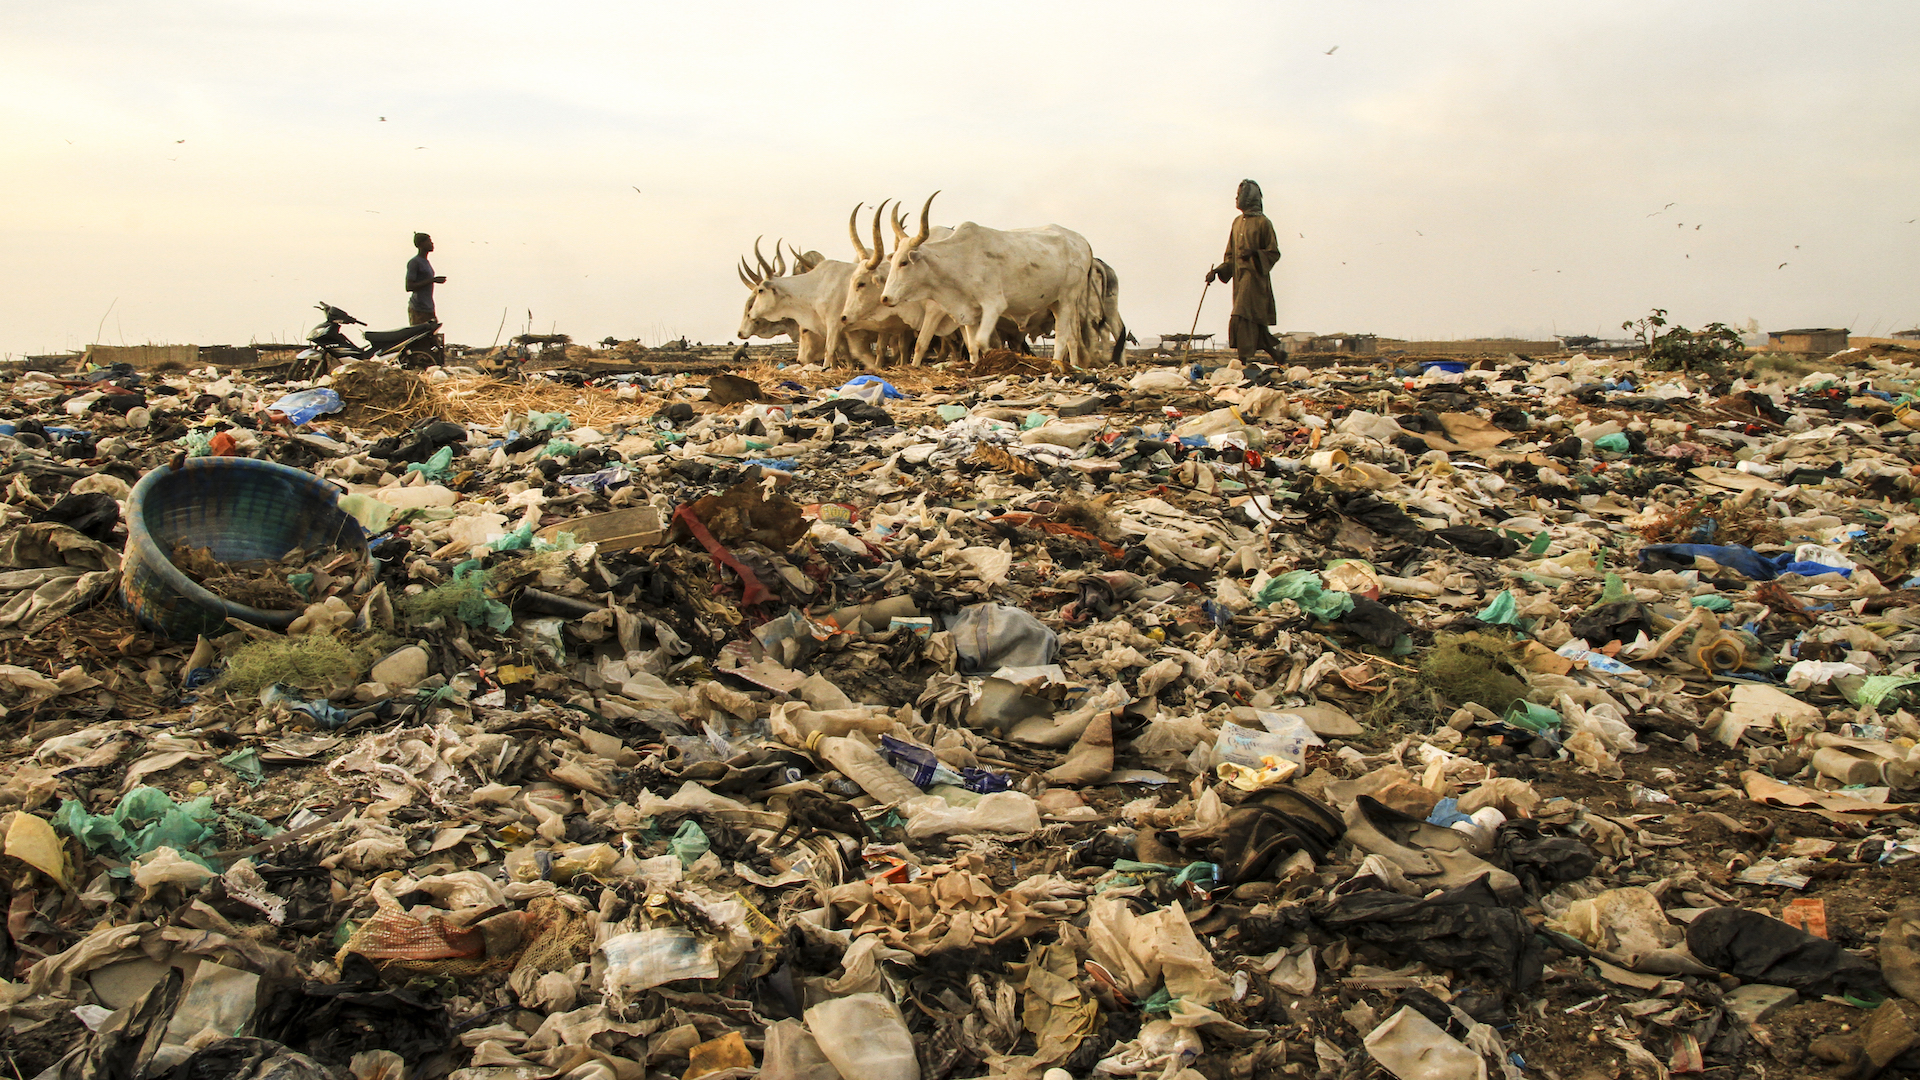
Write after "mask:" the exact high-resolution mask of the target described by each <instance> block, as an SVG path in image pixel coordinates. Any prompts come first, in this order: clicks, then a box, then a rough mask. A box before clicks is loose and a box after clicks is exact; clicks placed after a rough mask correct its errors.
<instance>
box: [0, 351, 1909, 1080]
mask: <svg viewBox="0 0 1920 1080" xmlns="http://www.w3.org/2000/svg"><path fill="white" fill-rule="evenodd" d="M1307 359H1308V360H1311V364H1309V363H1307V362H1296V363H1294V364H1293V365H1292V366H1288V367H1275V366H1262V365H1249V366H1242V365H1241V364H1239V363H1238V362H1235V361H1232V360H1231V359H1230V358H1228V357H1227V356H1225V355H1223V354H1197V353H1194V354H1183V355H1181V356H1179V357H1171V356H1165V355H1156V354H1154V353H1152V352H1151V351H1140V352H1135V353H1132V354H1130V355H1129V357H1128V360H1127V362H1126V364H1125V365H1122V366H1114V367H1107V368H1097V369H1094V370H1092V371H1090V372H1074V373H1070V374H1064V375H1063V374H1060V373H1058V372H1057V371H1055V370H1053V369H1052V368H1051V366H1050V365H1048V364H1047V363H1046V362H1045V361H1035V360H1033V359H1031V358H1025V357H1020V356H1015V355H1013V354H1011V353H1007V352H1004V351H1002V352H997V353H989V354H987V355H986V356H985V357H984V358H982V359H981V360H979V361H978V362H975V361H972V360H970V359H960V360H954V361H950V362H947V363H942V364H936V365H931V366H927V367H918V368H893V369H886V370H884V371H880V372H875V373H870V374H868V375H865V376H862V377H860V378H857V379H854V380H853V381H850V382H849V381H847V379H846V372H845V371H840V370H834V369H831V368H823V367H821V366H819V365H816V364H806V365H802V364H799V363H794V362H786V363H781V362H776V361H773V360H769V359H762V360H760V361H758V362H756V361H754V360H753V359H752V358H751V357H750V358H749V359H748V360H745V361H742V362H740V363H739V364H737V365H731V366H730V365H719V366H715V367H714V369H713V370H712V371H708V372H702V371H686V370H682V371H678V372H655V371H650V370H648V369H647V368H646V367H645V366H644V361H643V360H639V361H635V362H634V363H633V364H632V365H630V366H629V367H628V368H627V369H626V370H624V371H614V372H613V373H608V371H609V369H611V368H616V367H618V365H617V364H614V363H612V362H611V361H603V362H600V363H596V364H594V365H590V368H591V370H592V371H594V372H597V373H595V374H586V373H582V372H578V371H564V370H562V371H556V372H551V373H545V374H541V373H535V372H514V371H511V370H510V371H508V373H507V374H506V375H504V376H494V375H485V374H482V373H480V372H479V371H477V370H474V369H467V368H457V367H454V368H448V367H438V368H430V369H428V370H426V371H424V372H417V371H410V370H403V369H401V368H399V367H396V366H390V365H386V364H383V363H381V362H379V361H362V362H358V363H355V364H351V365H349V366H347V367H345V368H342V369H339V370H337V371H334V372H333V373H331V374H327V375H324V376H322V377H321V378H320V379H318V380H317V381H316V380H292V381H289V380H285V379H275V378H273V377H272V374H273V373H272V372H271V371H268V372H265V373H256V375H257V376H260V377H244V376H241V375H238V374H235V373H232V372H226V371H222V370H218V369H213V368H206V369H198V370H185V369H174V370H171V371H167V370H151V369H149V370H134V369H132V368H129V367H117V368H100V369H93V370H81V371H71V372H42V371H15V372H11V373H9V374H8V375H7V376H6V380H7V381H6V383H5V387H6V397H5V400H4V403H3V404H0V414H3V418H4V422H3V423H0V461H3V462H4V464H0V473H3V474H4V476H3V477H0V480H3V481H4V485H5V494H4V496H3V500H4V504H5V507H4V512H5V520H6V528H5V530H4V534H0V564H4V565H3V567H0V724H4V727H0V732H3V733H4V735H5V738H6V742H5V745H4V752H5V755H6V761H7V766H6V768H5V770H4V772H0V776H4V780H3V781H0V813H3V814H4V820H0V837H4V842H3V843H4V846H3V850H4V854H5V877H4V881H5V887H6V910H7V912H8V914H7V922H6V934H5V935H4V938H3V939H0V940H4V949H5V964H4V970H3V971H0V979H3V980H4V981H0V1009H3V1010H4V1018H5V1025H4V1028H0V1030H3V1031H4V1035H0V1053H3V1054H4V1056H5V1057H6V1059H7V1062H8V1065H9V1071H10V1072H11V1073H12V1075H14V1076H17V1077H20V1078H22V1080H33V1078H36V1077H44V1078H48V1080H108V1078H114V1080H119V1078H127V1080H137V1078H140V1077H161V1076H173V1077H194V1078H215V1077H229V1076H232V1077H261V1078H265V1077H268V1076H273V1077H298V1078H301V1080H305V1078H309V1077H312V1078H322V1077H330V1078H340V1080H344V1078H347V1077H354V1078H357V1080H372V1078H376V1077H377V1078H380V1080H439V1078H443V1077H445V1078H451V1080H548V1078H557V1077H569V1078H581V1080H585V1078H595V1080H642V1078H656V1077H670V1078H677V1080H721V1078H727V1077H747V1076H762V1077H767V1078H776V1080H835V1078H845V1080H945V1078H949V1077H952V1078H965V1077H1009V1078H1027V1080H1042V1078H1044V1080H1061V1078H1088V1077H1141V1078H1158V1080H1193V1078H1196V1077H1203V1078H1207V1080H1224V1078H1229V1077H1231V1078H1246V1077H1271V1076H1283V1077H1316V1078H1338V1077H1360V1076H1386V1075H1390V1076H1394V1077H1399V1078H1401V1080H1416V1078H1418V1080H1456V1078H1460V1080H1465V1078H1478V1077H1506V1078H1510V1080H1511V1078H1519V1077H1533V1076H1539V1077H1549V1078H1560V1080H1575V1078H1585V1077H1599V1076H1636V1077H1667V1076H1681V1075H1689V1074H1701V1075H1713V1076H1720V1077H1735V1076H1738V1077H1755V1078H1758V1077H1777V1076H1826V1075H1831V1076H1842V1075H1845V1076H1854V1077H1864V1076H1873V1075H1879V1074H1884V1075H1910V1074H1912V1072H1911V1070H1916V1069H1920V1028H1916V1026H1915V1017H1916V1016H1920V1013H1916V1011H1915V1010H1916V1007H1917V1006H1920V901H1915V900H1914V899H1913V897H1914V893H1915V888H1914V886H1915V883H1916V881H1917V880H1920V819H1917V818H1916V814H1915V808H1916V804H1920V750H1916V740H1920V722H1916V718H1915V717H1916V712H1920V576H1917V575H1920V510H1917V509H1916V506H1915V498H1916V491H1915V488H1916V484H1920V411H1916V409H1915V407H1914V406H1915V402H1916V401H1917V400H1920V384H1917V383H1916V378H1920V365H1916V362H1915V361H1916V356H1915V354H1913V353H1912V352H1908V351H1904V350H1901V349H1898V348H1894V347H1888V348H1878V349H1875V350H1873V351H1862V350H1853V351H1848V352H1845V353H1841V354H1838V355H1833V356H1829V357H1823V358H1817V359H1814V360H1791V359H1789V358H1784V357H1770V356H1763V357H1757V358H1754V359H1752V360H1750V361H1748V362H1746V364H1745V366H1744V367H1739V368H1730V369H1721V370H1710V371H1702V370H1691V369H1687V368H1685V367H1684V366H1683V367H1682V368H1681V369H1680V370H1655V369H1654V365H1650V364H1647V363H1645V362H1644V361H1643V360H1642V359H1641V358H1637V357H1631V356H1623V355H1619V354H1613V355H1586V354H1574V355H1567V354H1561V355H1555V356H1537V357H1529V358H1525V359H1523V358H1520V357H1517V356H1508V355H1492V356H1487V357H1481V358H1470V359H1467V360H1464V361H1463V360H1460V359H1459V358H1448V359H1447V361H1446V362H1444V363H1440V362H1431V363H1422V362H1420V358H1417V357H1395V356H1382V357H1377V358H1376V357H1318V358H1307ZM1295 360H1296V361H1300V360H1301V358H1299V357H1296V358H1295Z"/></svg>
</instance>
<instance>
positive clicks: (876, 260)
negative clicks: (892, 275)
mask: <svg viewBox="0 0 1920 1080" xmlns="http://www.w3.org/2000/svg"><path fill="white" fill-rule="evenodd" d="M864 205H866V204H864V203H862V204H860V206H864ZM860 206H855V207H854V208H853V213H852V214H851V215H849V216H848V217H847V235H848V236H850V237H852V238H853V250H854V253H855V254H857V255H858V256H859V258H857V259H855V260H854V262H853V276H852V277H850V278H848V279H847V300H846V303H845V304H844V305H843V306H842V307H841V310H840V321H841V322H842V323H855V322H868V321H870V320H872V319H873V318H874V317H875V316H876V315H877V314H879V311H880V292H881V290H882V289H883V288H885V287H886V283H887V262H886V257H887V249H886V245H885V244H883V243H881V242H880V214H881V212H882V211H883V210H885V209H886V208H887V204H886V203H885V202H882V203H881V204H880V205H879V206H876V207H874V209H873V250H871V251H869V250H867V246H866V245H865V244H863V243H861V242H860V222H859V217H860Z"/></svg>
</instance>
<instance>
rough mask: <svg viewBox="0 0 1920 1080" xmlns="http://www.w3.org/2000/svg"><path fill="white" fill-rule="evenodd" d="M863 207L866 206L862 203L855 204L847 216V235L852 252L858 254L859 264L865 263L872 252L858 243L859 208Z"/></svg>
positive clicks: (871, 255)
mask: <svg viewBox="0 0 1920 1080" xmlns="http://www.w3.org/2000/svg"><path fill="white" fill-rule="evenodd" d="M865 205H867V204H866V203H865V202H864V201H862V202H859V203H856V204H855V205H854V208H853V213H851V214H848V215H847V235H848V236H851V237H853V250H854V251H856V252H858V253H859V255H860V261H861V262H866V261H867V260H868V259H869V258H872V257H873V252H871V251H868V250H867V245H865V244H863V243H861V242H860V208H861V207H862V206H865ZM880 205H882V206H885V205H886V204H885V203H881V204H880Z"/></svg>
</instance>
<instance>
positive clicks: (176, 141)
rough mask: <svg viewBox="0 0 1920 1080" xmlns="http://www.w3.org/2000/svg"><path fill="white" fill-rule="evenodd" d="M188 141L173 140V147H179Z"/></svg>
mask: <svg viewBox="0 0 1920 1080" xmlns="http://www.w3.org/2000/svg"><path fill="white" fill-rule="evenodd" d="M186 141H187V140H185V139H175V140H173V145H175V146H179V145H180V144H181V143H183V142H186Z"/></svg>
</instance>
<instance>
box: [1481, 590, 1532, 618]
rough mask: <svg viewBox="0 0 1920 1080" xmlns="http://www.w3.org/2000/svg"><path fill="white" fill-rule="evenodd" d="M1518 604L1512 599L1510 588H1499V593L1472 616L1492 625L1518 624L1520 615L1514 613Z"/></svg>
mask: <svg viewBox="0 0 1920 1080" xmlns="http://www.w3.org/2000/svg"><path fill="white" fill-rule="evenodd" d="M1517 608H1518V605H1517V604H1516V603H1515V602H1514V599H1513V590H1512V589H1501V590H1500V595H1499V596H1496V597H1494V598H1493V600H1492V601H1491V602H1489V603H1488V604H1487V606H1486V607H1483V608H1481V609H1480V610H1479V611H1477V612H1475V613H1474V616H1473V617H1474V618H1476V619H1479V620H1480V621H1481V622H1483V623H1487V624H1489V625H1492V626H1519V625H1520V616H1519V615H1517V614H1515V612H1516V610H1517Z"/></svg>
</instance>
